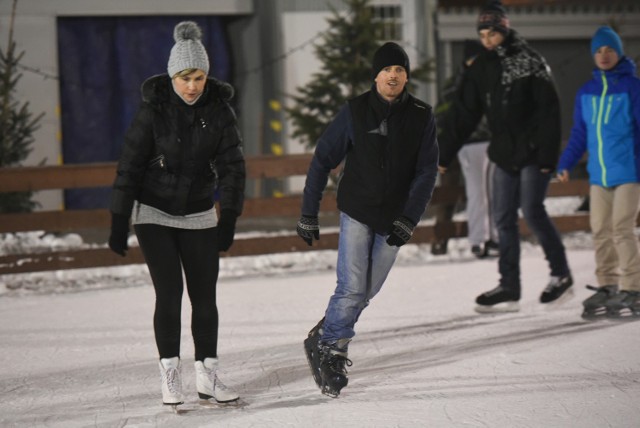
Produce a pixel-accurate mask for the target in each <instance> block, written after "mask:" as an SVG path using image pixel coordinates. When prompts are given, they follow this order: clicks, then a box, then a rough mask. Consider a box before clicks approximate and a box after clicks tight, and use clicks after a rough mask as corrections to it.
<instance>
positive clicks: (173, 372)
mask: <svg viewBox="0 0 640 428" xmlns="http://www.w3.org/2000/svg"><path fill="white" fill-rule="evenodd" d="M165 377H166V380H167V389H168V390H169V392H171V393H172V394H177V393H179V392H180V388H179V387H178V385H180V373H179V372H178V370H177V369H169V370H167V371H166V372H165Z"/></svg>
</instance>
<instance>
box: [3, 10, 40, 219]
mask: <svg viewBox="0 0 640 428" xmlns="http://www.w3.org/2000/svg"><path fill="white" fill-rule="evenodd" d="M17 2H18V0H13V9H12V12H11V21H10V26H9V42H8V45H7V49H6V51H5V50H3V49H2V48H0V103H1V104H2V110H1V111H0V168H4V167H8V166H18V165H20V163H21V162H22V161H23V160H24V159H26V157H27V156H28V155H29V153H30V152H31V148H30V146H31V144H32V143H33V141H34V137H33V133H34V132H35V131H36V130H37V129H38V128H39V127H40V125H39V122H40V119H41V118H42V116H43V115H44V113H41V114H40V115H38V116H36V117H34V116H33V114H32V113H31V112H30V111H29V103H28V102H25V103H23V104H22V105H21V104H20V102H19V101H18V100H16V99H15V91H16V85H17V84H18V81H19V80H20V78H21V77H22V74H20V73H18V71H17V70H18V65H19V63H20V60H21V59H22V57H23V56H24V51H23V52H20V53H16V43H15V41H14V40H13V23H14V20H15V12H16V5H17ZM31 196H32V192H9V193H0V212H4V213H8V212H28V211H31V210H33V208H35V207H36V205H37V204H36V203H35V202H33V201H32V200H31Z"/></svg>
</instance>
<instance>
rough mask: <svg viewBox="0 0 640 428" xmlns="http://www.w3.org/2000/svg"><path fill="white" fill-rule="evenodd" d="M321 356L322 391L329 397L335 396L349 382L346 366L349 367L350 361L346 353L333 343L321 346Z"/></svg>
mask: <svg viewBox="0 0 640 428" xmlns="http://www.w3.org/2000/svg"><path fill="white" fill-rule="evenodd" d="M321 358H322V361H321V362H320V377H321V379H322V381H321V382H322V385H321V389H322V393H323V394H325V395H328V396H329V397H333V398H337V397H338V396H339V395H340V391H341V390H342V388H344V387H345V386H347V384H348V383H349V378H348V377H347V367H350V366H351V364H352V362H351V360H350V359H348V358H347V353H346V352H345V351H342V350H339V349H338V348H337V347H336V346H335V345H333V346H331V345H325V346H322V348H321Z"/></svg>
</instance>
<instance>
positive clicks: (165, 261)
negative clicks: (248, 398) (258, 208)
mask: <svg viewBox="0 0 640 428" xmlns="http://www.w3.org/2000/svg"><path fill="white" fill-rule="evenodd" d="M201 35H202V33H201V30H200V28H199V27H198V26H197V24H195V23H194V22H190V21H185V22H181V23H179V24H178V25H177V26H176V27H175V30H174V39H175V45H174V46H173V48H172V49H171V54H170V56H169V62H168V66H167V71H168V74H162V75H157V76H153V77H151V78H149V79H147V80H146V81H145V82H144V83H143V84H142V105H141V107H140V109H139V111H138V112H137V114H136V116H135V118H134V120H133V123H132V124H131V126H130V127H129V129H128V131H127V133H126V135H125V141H124V146H123V150H122V156H121V158H120V161H119V162H118V170H117V177H116V179H115V183H114V185H113V193H112V203H111V213H112V225H111V236H110V237H109V247H110V248H111V249H112V250H113V251H114V252H116V253H118V254H120V255H122V256H126V252H127V249H128V245H127V239H128V232H129V220H130V219H131V223H132V224H133V225H134V229H135V232H136V235H137V237H138V242H139V244H140V248H141V249H142V252H143V254H144V257H145V261H146V263H147V266H148V268H149V272H150V274H151V279H152V281H153V286H154V289H155V294H156V303H155V313H154V318H153V325H154V332H155V339H156V345H157V348H158V353H159V358H160V361H159V367H160V373H161V378H162V401H163V403H164V404H170V405H174V406H175V405H178V404H181V403H183V401H184V398H183V395H182V381H181V362H180V334H181V325H180V321H181V308H182V294H183V289H184V285H183V272H184V278H185V279H186V286H187V291H188V295H189V299H190V301H191V309H192V316H191V332H192V335H193V342H194V346H195V370H196V387H197V392H198V395H199V397H200V398H201V399H205V400H211V401H213V402H232V401H236V400H238V394H237V393H235V392H233V391H232V390H230V389H229V388H227V387H226V386H225V385H224V384H223V383H222V382H220V380H219V378H218V375H217V369H218V350H217V345H218V343H217V342H218V310H217V307H216V283H217V279H218V268H219V251H227V250H228V249H229V247H230V246H231V244H232V243H233V237H234V232H235V223H236V218H237V217H238V216H239V215H240V214H241V212H242V206H243V201H244V185H245V164H244V157H243V154H242V150H241V143H242V141H241V139H240V134H239V133H238V129H237V126H236V116H235V114H234V112H233V110H232V108H231V107H230V106H229V99H230V98H231V97H232V96H233V89H232V87H231V86H230V85H229V84H227V83H224V82H220V81H218V80H216V79H214V78H211V77H207V73H208V72H209V58H208V56H207V52H206V50H205V48H204V46H203V45H202V43H201V41H200V39H201ZM216 192H218V193H219V196H220V199H219V208H220V209H219V212H220V216H219V217H218V215H217V211H216V210H215V208H214V195H215V194H216Z"/></svg>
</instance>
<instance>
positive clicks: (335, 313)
mask: <svg viewBox="0 0 640 428" xmlns="http://www.w3.org/2000/svg"><path fill="white" fill-rule="evenodd" d="M372 76H373V80H374V82H375V83H374V84H373V86H372V88H371V90H369V91H367V92H365V93H364V94H361V95H359V96H357V97H355V98H353V99H351V100H349V101H348V102H347V103H346V105H344V106H343V107H342V109H341V110H340V111H339V112H338V114H337V116H336V117H335V118H334V119H333V121H332V122H331V123H330V124H329V126H328V127H327V129H326V130H325V131H324V133H323V134H322V136H321V137H320V139H319V140H318V143H317V145H316V149H315V153H314V156H313V159H312V161H311V165H310V166H309V171H308V172H307V178H306V182H305V187H304V195H303V201H302V216H301V217H300V220H299V221H298V224H297V227H296V230H297V233H298V235H300V237H301V238H302V239H303V240H304V241H305V242H306V243H307V244H308V245H311V244H312V242H313V240H314V239H315V240H317V239H319V238H320V227H319V223H318V212H319V210H320V200H321V199H322V193H323V191H324V189H325V187H326V185H327V180H328V176H329V173H330V172H331V170H333V169H334V168H336V167H337V166H338V165H340V163H342V161H343V160H344V162H345V163H344V168H343V171H342V174H341V177H340V182H339V185H338V194H337V202H338V210H339V211H340V236H339V243H338V263H337V268H336V271H337V272H336V273H337V277H338V278H337V286H336V289H335V292H334V294H333V296H331V298H330V299H329V304H328V306H327V309H326V311H325V316H324V318H323V319H322V320H320V322H319V323H318V324H317V325H316V326H315V327H313V328H312V329H311V331H310V332H309V335H308V337H307V339H306V340H305V341H304V347H305V351H306V355H307V360H308V362H309V366H310V368H311V372H312V375H313V378H314V380H315V381H316V383H317V385H318V387H320V388H321V391H322V393H324V394H326V395H329V396H332V397H337V396H338V395H339V394H340V390H341V389H342V388H344V387H345V386H346V385H347V383H348V378H347V371H346V366H349V365H351V361H350V360H349V359H348V358H347V356H348V346H349V342H350V341H351V339H352V338H353V337H354V336H355V330H354V327H355V324H356V322H357V321H358V318H359V317H360V314H361V313H362V311H363V310H364V308H366V307H367V306H368V305H369V302H370V300H371V299H372V298H373V297H374V296H375V295H376V294H377V293H378V292H379V291H380V289H381V287H382V285H383V284H384V282H385V280H386V278H387V275H388V274H389V271H390V270H391V267H392V266H393V264H394V262H395V260H396V256H397V254H398V250H399V249H400V247H401V246H403V245H404V244H406V243H407V242H408V241H409V239H410V238H411V235H412V234H413V230H414V228H415V227H416V225H417V223H418V221H420V218H421V216H422V214H423V213H424V211H425V209H426V206H427V203H428V202H429V200H430V198H431V194H432V192H433V187H434V185H435V181H436V175H437V166H438V142H437V139H436V124H435V119H434V115H433V112H432V109H431V107H430V106H429V105H427V104H425V103H424V102H422V101H420V100H418V99H417V98H415V97H414V96H413V95H411V94H410V93H409V92H408V91H407V89H406V85H407V82H408V81H409V77H410V67H409V58H408V57H407V54H406V52H405V51H404V49H402V48H401V47H400V46H399V45H397V44H396V43H392V42H389V43H385V44H384V45H382V46H381V47H380V48H378V50H377V51H376V52H375V54H374V57H373V62H372Z"/></svg>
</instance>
